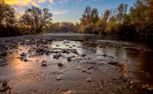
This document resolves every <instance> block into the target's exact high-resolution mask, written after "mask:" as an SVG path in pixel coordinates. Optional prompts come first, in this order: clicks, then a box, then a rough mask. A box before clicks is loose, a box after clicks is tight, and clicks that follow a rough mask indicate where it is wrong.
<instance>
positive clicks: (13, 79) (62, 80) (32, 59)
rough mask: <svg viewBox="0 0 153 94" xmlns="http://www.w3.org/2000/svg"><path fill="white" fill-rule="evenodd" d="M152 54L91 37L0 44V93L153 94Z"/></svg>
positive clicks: (139, 47)
mask: <svg viewBox="0 0 153 94" xmlns="http://www.w3.org/2000/svg"><path fill="white" fill-rule="evenodd" d="M151 61H153V52H152V50H151V49H149V48H148V47H147V46H146V45H143V44H137V43H130V42H124V41H112V40H100V39H98V38H96V36H95V35H79V34H76V35H75V34H71V35H66V34H63V35H60V34H59V35H53V34H48V35H46V34H45V35H28V36H22V37H12V38H1V39H0V94H152V93H153V81H152V80H153V73H152V71H153V69H152V67H153V64H152V62H151Z"/></svg>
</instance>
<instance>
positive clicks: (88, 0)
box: [5, 0, 135, 22]
mask: <svg viewBox="0 0 153 94" xmlns="http://www.w3.org/2000/svg"><path fill="white" fill-rule="evenodd" d="M5 2H6V3H8V4H10V5H12V6H13V7H15V9H16V11H17V12H18V13H23V12H24V10H25V9H26V8H28V7H30V6H37V7H40V8H48V9H49V10H50V11H51V12H52V13H53V21H54V22H57V21H60V22H61V21H71V22H78V21H79V19H80V17H81V15H82V13H83V11H84V9H85V7H86V6H91V7H92V8H98V10H99V12H100V15H102V13H103V11H104V10H106V9H112V8H116V7H117V6H118V5H119V4H120V3H127V4H128V5H129V6H131V5H133V3H134V2H135V0H5Z"/></svg>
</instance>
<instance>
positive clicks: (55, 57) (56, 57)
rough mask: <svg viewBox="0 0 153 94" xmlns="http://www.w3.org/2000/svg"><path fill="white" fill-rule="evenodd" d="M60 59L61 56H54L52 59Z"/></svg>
mask: <svg viewBox="0 0 153 94" xmlns="http://www.w3.org/2000/svg"><path fill="white" fill-rule="evenodd" d="M60 57H61V54H56V55H54V56H53V59H59V58H60Z"/></svg>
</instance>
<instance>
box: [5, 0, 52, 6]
mask: <svg viewBox="0 0 153 94" xmlns="http://www.w3.org/2000/svg"><path fill="white" fill-rule="evenodd" d="M53 1H54V0H5V3H7V4H9V5H12V6H29V5H33V6H37V7H38V6H39V4H41V3H44V2H48V3H52V4H53Z"/></svg>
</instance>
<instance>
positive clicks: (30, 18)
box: [21, 7, 52, 33]
mask: <svg viewBox="0 0 153 94" xmlns="http://www.w3.org/2000/svg"><path fill="white" fill-rule="evenodd" d="M51 20H52V13H49V10H48V9H46V8H45V9H43V10H41V9H39V8H38V7H32V8H29V9H27V10H26V11H25V14H24V15H23V16H22V17H21V23H24V24H25V25H26V26H27V27H28V28H29V29H30V31H31V32H35V33H40V32H42V31H43V30H44V29H46V28H48V26H49V24H50V23H51Z"/></svg>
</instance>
